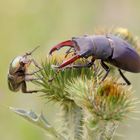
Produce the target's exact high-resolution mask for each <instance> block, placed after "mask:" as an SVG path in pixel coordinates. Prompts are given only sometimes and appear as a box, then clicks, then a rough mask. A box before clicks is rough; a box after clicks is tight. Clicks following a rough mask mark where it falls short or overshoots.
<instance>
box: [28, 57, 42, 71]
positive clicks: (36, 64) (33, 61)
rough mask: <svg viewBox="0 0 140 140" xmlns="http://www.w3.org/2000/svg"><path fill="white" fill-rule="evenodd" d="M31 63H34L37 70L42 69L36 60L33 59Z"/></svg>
mask: <svg viewBox="0 0 140 140" xmlns="http://www.w3.org/2000/svg"><path fill="white" fill-rule="evenodd" d="M30 63H33V64H34V65H35V66H36V67H37V68H39V69H42V68H41V67H40V66H39V65H38V63H37V62H36V61H35V60H34V59H31V60H30Z"/></svg>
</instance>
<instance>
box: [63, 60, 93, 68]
mask: <svg viewBox="0 0 140 140" xmlns="http://www.w3.org/2000/svg"><path fill="white" fill-rule="evenodd" d="M93 64H94V62H93V61H91V62H88V63H87V64H83V65H71V66H67V67H66V68H89V67H91V66H92V65H93Z"/></svg>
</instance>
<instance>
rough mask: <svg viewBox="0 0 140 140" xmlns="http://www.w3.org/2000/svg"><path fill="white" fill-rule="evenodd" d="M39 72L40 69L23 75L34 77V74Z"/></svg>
mask: <svg viewBox="0 0 140 140" xmlns="http://www.w3.org/2000/svg"><path fill="white" fill-rule="evenodd" d="M41 70H42V69H39V70H36V71H33V72H31V73H26V74H25V75H34V74H35V73H38V72H40V71H41Z"/></svg>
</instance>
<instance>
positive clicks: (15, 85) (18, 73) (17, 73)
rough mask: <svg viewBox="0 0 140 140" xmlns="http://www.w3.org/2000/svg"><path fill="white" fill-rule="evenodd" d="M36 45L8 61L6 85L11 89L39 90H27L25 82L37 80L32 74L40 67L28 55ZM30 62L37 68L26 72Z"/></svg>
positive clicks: (14, 90)
mask: <svg viewBox="0 0 140 140" xmlns="http://www.w3.org/2000/svg"><path fill="white" fill-rule="evenodd" d="M38 47H39V46H38ZM38 47H36V48H34V49H33V50H32V51H31V52H29V53H25V54H24V55H21V56H17V57H15V58H14V59H13V60H12V62H11V63H10V66H9V71H8V86H9V89H10V90H11V91H13V92H17V91H19V90H21V91H22V93H36V92H39V90H27V84H26V82H28V81H34V80H38V79H37V78H35V77H33V75H34V74H35V73H37V72H39V71H40V70H41V67H40V66H39V65H38V64H37V62H36V61H35V60H34V59H33V58H29V56H31V55H32V53H33V52H34V51H35V50H36V49H37V48H38ZM31 63H33V64H34V66H35V67H37V68H38V70H36V71H33V72H32V73H28V72H27V71H28V68H29V66H30V65H31Z"/></svg>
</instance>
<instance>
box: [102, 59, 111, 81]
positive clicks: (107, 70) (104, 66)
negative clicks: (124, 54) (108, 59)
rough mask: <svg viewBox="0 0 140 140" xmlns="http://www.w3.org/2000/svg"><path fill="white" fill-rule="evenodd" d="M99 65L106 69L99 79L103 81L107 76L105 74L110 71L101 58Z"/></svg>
mask: <svg viewBox="0 0 140 140" xmlns="http://www.w3.org/2000/svg"><path fill="white" fill-rule="evenodd" d="M101 66H102V67H103V68H104V69H105V70H106V74H105V75H104V77H103V78H102V80H101V81H104V80H105V78H106V77H107V75H108V74H109V72H110V68H109V67H108V66H107V65H106V64H105V63H104V61H103V60H101Z"/></svg>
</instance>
